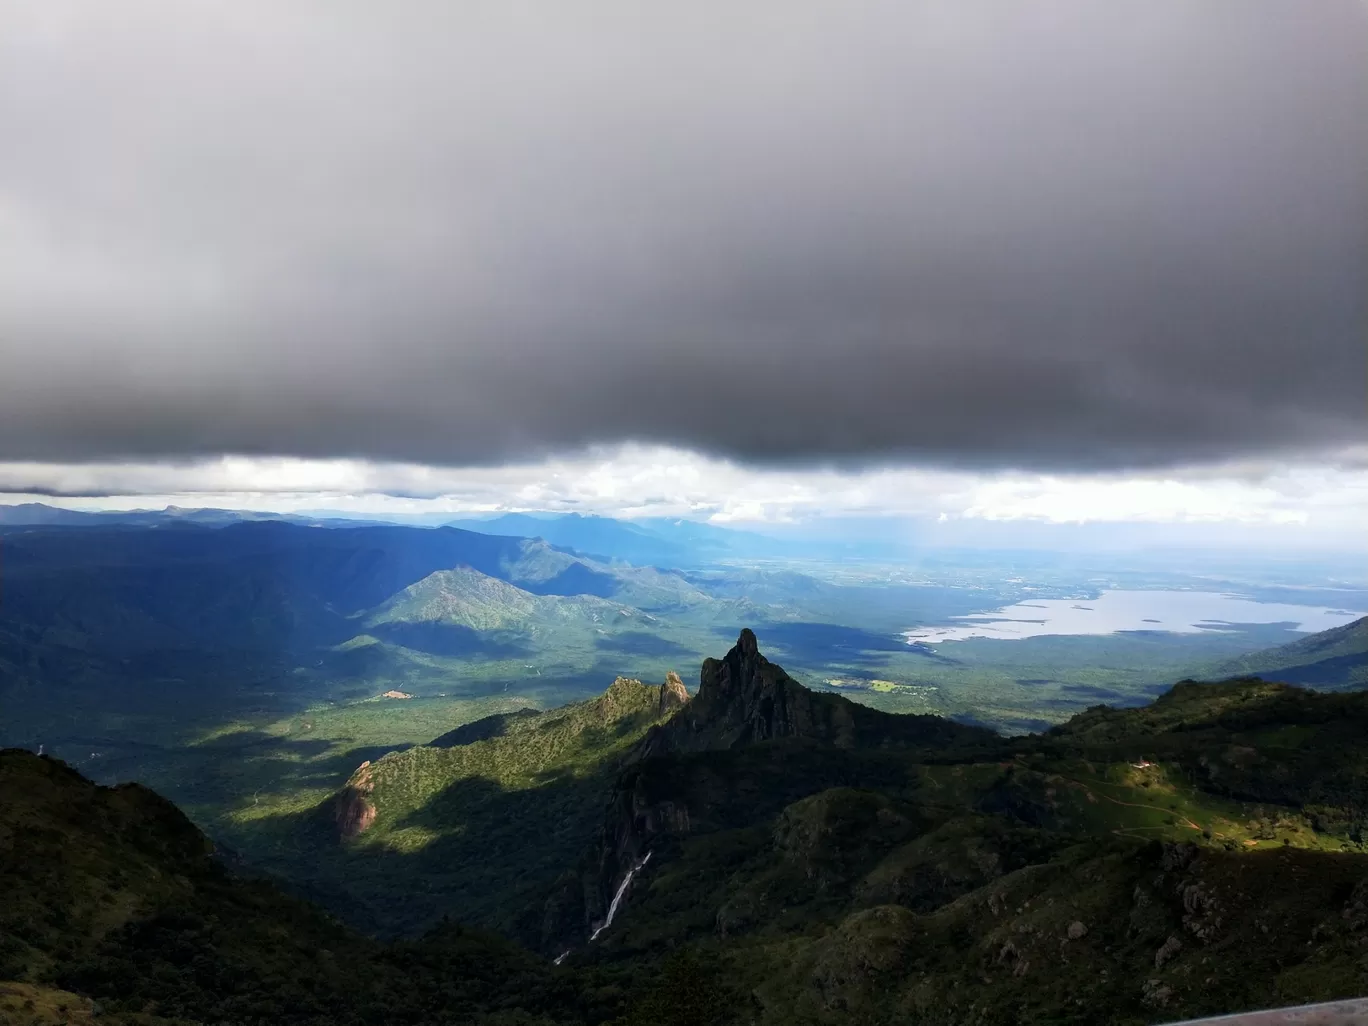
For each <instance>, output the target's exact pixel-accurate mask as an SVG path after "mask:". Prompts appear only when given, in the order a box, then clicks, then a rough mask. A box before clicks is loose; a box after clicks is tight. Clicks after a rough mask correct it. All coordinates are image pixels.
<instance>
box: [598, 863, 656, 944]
mask: <svg viewBox="0 0 1368 1026" xmlns="http://www.w3.org/2000/svg"><path fill="white" fill-rule="evenodd" d="M650 858H651V853H650V852H649V851H648V852H647V853H646V854H645V855H643V856H642V858H641V861H640V862H638V863H637V864H636V865H635V866H633V867H632V868H631V869H629V870H627V875H626V876H624V877H623V878H622V883H620V884H618V889H617V893H616V894H614V895H613V901H612V904H610V905H609V906H608V918H607V919H605V920H604V921H603V925H602V926H600V927H599V928H598V929H597V930H595V931H594V932H593V933H591V934H590V935H589V943H591V944H592V943H593V942H594V938H596V937H597V936H598V935H599V934H601V933H602V932H603V931H604V930H606V929H608V927H610V926H612V925H613V917H614V916H615V915H617V910H618V905H620V904H622V896H623V895H624V894H626V893H627V885H628V884H629V883H631V882H632V877H634V876H636V874H637V870H638V869H640V868H641V867H642V866H644V865H646V863H647V862H648V861H649V860H650Z"/></svg>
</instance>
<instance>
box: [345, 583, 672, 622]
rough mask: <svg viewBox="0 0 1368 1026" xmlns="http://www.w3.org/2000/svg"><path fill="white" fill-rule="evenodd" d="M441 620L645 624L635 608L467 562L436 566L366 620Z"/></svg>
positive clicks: (387, 601)
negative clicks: (507, 577) (537, 591)
mask: <svg viewBox="0 0 1368 1026" xmlns="http://www.w3.org/2000/svg"><path fill="white" fill-rule="evenodd" d="M390 623H440V624H447V625H450V626H454V627H468V628H470V629H472V630H476V631H510V630H517V631H535V630H538V629H545V628H555V627H561V626H567V625H568V626H573V627H577V628H580V629H586V628H587V629H590V630H592V629H594V628H595V627H596V626H598V627H599V629H602V630H607V629H618V628H620V627H621V626H623V625H629V624H634V625H637V626H641V625H643V624H646V623H649V621H647V620H645V619H644V617H643V616H642V614H641V613H640V612H639V611H638V610H635V609H632V608H630V607H627V606H624V605H622V604H621V603H614V602H610V601H608V600H607V599H603V598H598V597H597V596H593V595H574V596H560V595H534V594H532V593H531V592H528V591H524V590H523V589H521V588H518V587H516V586H514V585H512V584H509V583H507V582H506V581H501V580H498V579H497V578H494V577H489V576H486V575H485V574H482V573H480V572H479V571H478V570H473V569H471V568H470V567H458V568H457V569H454V570H438V571H437V572H435V573H432V574H429V575H428V576H427V577H424V578H423V579H422V580H421V581H418V582H417V583H415V584H411V585H409V586H408V587H407V588H405V589H404V590H403V591H401V592H399V593H398V594H397V595H395V596H394V597H392V598H390V599H388V600H386V601H385V603H384V604H383V605H381V606H380V607H379V609H378V610H377V611H376V612H375V613H373V614H372V615H371V616H370V617H369V618H368V619H367V620H366V625H367V626H368V627H373V626H377V625H381V624H390Z"/></svg>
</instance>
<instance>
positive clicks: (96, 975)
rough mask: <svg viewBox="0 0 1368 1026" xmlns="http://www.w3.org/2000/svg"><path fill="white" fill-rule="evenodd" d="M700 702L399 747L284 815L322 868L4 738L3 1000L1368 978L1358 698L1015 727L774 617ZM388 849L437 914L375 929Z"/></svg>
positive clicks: (420, 1011) (1187, 692) (1259, 989)
mask: <svg viewBox="0 0 1368 1026" xmlns="http://www.w3.org/2000/svg"><path fill="white" fill-rule="evenodd" d="M685 698H686V696H685V695H684V689H683V687H682V686H681V685H680V684H679V682H678V681H671V682H668V683H667V685H665V686H647V685H642V684H638V683H636V682H634V681H627V680H622V681H618V682H616V683H615V684H614V685H613V687H611V688H610V689H609V690H608V691H607V692H606V693H605V694H604V695H603V696H601V697H600V698H599V699H596V700H594V701H591V702H586V703H582V704H580V705H577V706H572V707H569V708H567V709H563V710H557V711H555V712H549V713H548V712H535V711H534V712H525V711H523V712H520V711H514V710H510V711H508V712H504V713H499V714H495V715H493V716H491V717H487V718H485V719H484V720H481V721H478V722H476V723H472V724H470V725H468V726H463V727H458V728H456V729H455V730H452V731H449V732H447V734H445V735H444V736H442V737H439V738H434V739H432V741H433V743H432V744H429V745H426V746H418V747H416V748H410V749H407V750H405V751H402V752H399V753H398V754H396V755H392V756H389V757H387V758H385V759H379V760H377V761H374V762H372V763H371V764H370V765H369V766H367V767H362V768H361V769H360V770H358V771H357V772H356V773H355V774H354V775H353V777H352V779H351V781H350V782H349V783H348V785H347V786H346V787H345V788H343V789H342V790H341V791H339V792H338V793H337V794H335V795H333V796H332V797H330V798H329V799H327V800H325V801H322V802H320V803H319V804H318V805H317V806H315V807H314V808H313V809H312V811H310V812H308V813H305V814H301V815H299V816H297V817H294V818H290V817H286V818H285V823H286V824H288V825H289V826H291V828H292V829H297V830H298V835H297V836H298V841H299V843H300V844H301V845H302V846H303V847H301V849H300V850H301V851H303V852H305V853H306V858H304V859H301V860H300V861H299V862H297V863H296V865H295V871H296V872H297V875H296V876H295V877H294V880H293V882H291V881H290V879H289V877H288V876H286V875H284V874H285V872H286V871H288V870H289V866H290V860H289V858H287V857H286V856H284V855H281V856H280V857H279V860H278V861H277V862H276V863H275V864H274V865H273V866H272V869H274V870H275V871H276V873H278V874H281V875H279V876H277V877H276V878H275V879H274V880H272V879H269V878H267V877H263V876H262V875H261V873H260V871H259V867H256V868H254V867H252V866H250V865H245V864H243V863H242V862H241V861H240V860H239V859H238V858H236V857H235V854H234V853H233V852H232V851H231V850H226V849H222V848H220V849H219V850H218V851H217V852H216V851H215V850H214V846H213V845H212V844H211V843H210V842H209V841H208V840H207V839H206V838H205V837H204V835H203V834H201V833H200V832H199V831H198V830H197V829H196V828H194V827H193V826H192V825H191V824H190V823H189V821H188V820H186V819H185V817H184V816H183V815H182V814H181V813H180V812H179V811H177V810H176V809H175V807H174V806H172V805H171V804H170V803H168V802H166V801H165V800H163V799H161V798H159V797H157V796H156V795H155V794H153V793H152V792H150V791H147V790H146V789H144V788H141V787H138V786H121V787H117V788H102V787H97V786H95V785H93V784H91V783H90V782H89V781H87V780H85V779H84V778H82V777H81V776H80V775H79V774H78V773H76V772H75V771H73V770H71V769H69V768H67V767H66V766H64V765H63V764H62V763H60V762H58V761H56V760H53V759H50V758H47V757H41V758H40V757H36V756H34V755H32V754H31V753H27V752H21V751H17V750H10V751H6V752H5V753H4V754H3V756H0V790H3V793H4V794H5V795H6V799H7V800H6V801H5V803H4V804H3V811H2V812H0V815H2V816H3V818H2V819H0V876H2V877H3V879H4V881H5V885H6V894H7V897H8V898H9V900H8V901H7V902H6V903H4V906H3V909H2V910H0V931H3V943H2V944H0V978H4V979H6V980H8V981H9V982H7V983H4V984H0V1010H3V1012H4V1014H5V1015H7V1016H9V1017H10V1019H11V1020H12V1021H15V1022H25V1023H27V1022H40V1023H50V1022H62V1021H83V1019H88V1018H89V1017H90V1016H91V1014H92V1010H93V1009H95V1008H96V1007H97V1006H98V1009H99V1010H100V1012H101V1020H102V1021H106V1022H113V1023H118V1022H127V1023H130V1024H131V1023H158V1022H176V1023H205V1024H208V1023H243V1024H248V1023H251V1024H257V1023H262V1024H264V1023H274V1022H283V1023H317V1024H322V1023H372V1022H374V1023H380V1022H384V1023H393V1022H407V1023H464V1022H489V1023H496V1022H497V1023H533V1022H542V1023H567V1024H568V1023H584V1024H590V1023H593V1024H599V1023H609V1022H613V1023H624V1024H625V1023H631V1024H646V1023H662V1024H664V1023H678V1024H681V1026H682V1024H686V1023H687V1024H702V1023H727V1022H735V1023H752V1022H753V1023H789V1022H795V1023H814V1024H815V1023H840V1022H890V1021H908V1022H916V1023H944V1024H951V1023H955V1024H959V1023H966V1024H967V1023H1004V1024H1005V1023H1009V1022H1012V1023H1017V1022H1030V1023H1037V1022H1038V1023H1047V1022H1048V1023H1079V1024H1083V1023H1097V1022H1114V1023H1135V1024H1139V1023H1146V1022H1156V1021H1163V1020H1168V1019H1174V1018H1180V1017H1182V1016H1184V1015H1190V1014H1198V1013H1215V1012H1222V1011H1232V1010H1237V1009H1240V1008H1249V1007H1259V1006H1268V1005H1275V1004H1280V1003H1293V1002H1296V1001H1304V1000H1312V999H1317V998H1332V997H1343V996H1349V995H1353V994H1356V993H1360V992H1362V991H1363V989H1364V987H1365V985H1368V954H1366V953H1365V938H1368V853H1366V852H1365V849H1364V827H1365V818H1368V812H1366V811H1365V810H1366V809H1368V755H1365V747H1364V745H1363V739H1364V737H1365V736H1366V735H1368V730H1366V728H1368V695H1365V694H1363V693H1361V692H1345V693H1338V694H1316V693H1314V692H1309V691H1304V690H1300V689H1297V688H1295V687H1290V686H1288V685H1283V684H1273V683H1268V682H1265V681H1262V680H1258V679H1252V678H1242V679H1237V680H1232V681H1229V682H1225V683H1220V684H1198V683H1191V682H1185V683H1182V684H1179V685H1178V686H1176V687H1174V688H1172V689H1171V690H1169V691H1168V692H1166V693H1165V694H1164V695H1162V696H1161V697H1160V698H1159V699H1158V700H1156V701H1155V702H1154V703H1152V704H1151V705H1149V706H1145V707H1141V708H1135V709H1125V710H1116V709H1108V708H1104V707H1099V708H1096V709H1093V710H1089V711H1088V712H1086V713H1083V714H1081V715H1079V716H1076V717H1074V718H1073V719H1071V720H1070V721H1069V722H1068V723H1066V724H1063V725H1061V726H1059V727H1057V728H1054V729H1052V730H1050V731H1048V732H1046V733H1043V734H1037V735H1033V736H1029V737H1016V738H1004V737H1000V736H998V735H996V734H994V733H993V732H991V731H987V730H983V729H981V728H977V727H973V726H963V725H958V724H955V723H953V722H951V721H948V720H944V719H941V718H939V717H934V716H908V715H894V714H888V713H883V712H880V711H878V710H875V709H871V708H868V707H866V706H861V705H858V704H855V703H852V702H850V701H848V700H847V699H845V698H843V697H841V696H839V695H834V694H830V693H820V692H813V691H811V690H809V689H807V688H805V687H803V686H802V685H801V684H800V683H798V682H797V681H796V680H794V679H793V678H792V677H790V676H789V675H788V674H787V673H785V672H784V671H783V670H782V669H781V668H780V667H778V666H777V665H775V664H773V663H771V662H769V661H768V660H766V659H765V658H764V657H763V656H762V655H761V654H760V652H759V649H758V646H757V644H756V639H755V637H754V636H753V635H751V634H750V633H749V632H744V633H743V635H742V638H741V640H740V642H739V643H738V644H737V646H736V647H735V648H733V649H732V651H731V652H729V653H728V654H727V656H726V657H725V658H723V659H712V660H708V661H707V662H705V664H704V666H703V671H702V674H701V684H700V687H699V689H698V691H697V692H696V693H695V694H694V695H692V696H691V697H687V700H685ZM277 826H280V824H277ZM279 839H280V840H281V841H282V843H283V838H279ZM429 849H431V852H432V853H433V855H432V857H431V858H430V859H429V860H426V861H425V859H424V857H423V853H424V852H425V851H428V850H429ZM308 861H312V862H313V863H314V864H316V865H326V866H328V867H329V872H326V873H320V874H318V878H317V879H315V880H314V881H313V882H312V883H311V882H310V881H309V875H308V873H306V872H303V871H302V869H303V865H304V863H305V862H308ZM367 864H369V865H370V866H371V867H372V869H373V870H374V872H375V873H376V874H378V873H379V872H381V871H387V872H388V873H389V876H390V879H391V893H392V894H396V895H397V894H398V893H400V892H401V891H403V890H405V889H407V890H408V891H409V893H410V894H412V895H417V896H419V897H416V898H413V899H411V900H410V901H409V903H408V904H407V905H405V906H403V907H406V908H408V909H409V910H410V911H409V912H407V913H402V914H400V915H398V916H396V918H395V919H392V920H390V921H388V922H378V921H377V918H378V919H383V918H384V917H383V916H379V917H377V915H376V913H377V909H379V908H381V907H382V906H383V904H384V902H383V901H378V900H377V898H379V897H382V896H383V895H382V892H381V891H380V890H379V889H378V887H377V885H376V883H375V880H376V879H377V877H376V876H375V875H372V876H371V877H369V878H368V877H367V876H366V875H365V873H364V872H362V871H361V870H360V868H359V867H362V866H365V865H367ZM348 865H351V866H355V867H358V874H357V879H358V880H359V881H361V882H362V883H363V886H362V887H361V888H360V890H361V892H362V893H361V894H360V895H359V896H358V895H349V894H347V893H346V883H347V877H346V874H345V872H334V871H337V870H339V869H342V868H345V867H346V866H348ZM329 873H334V875H331V876H329ZM461 874H468V875H469V877H470V879H469V881H468V882H467V883H466V884H465V885H464V886H463V885H462V883H461V881H460V880H459V876H460V875H461ZM629 878H630V879H629ZM367 880H369V882H366V881H367ZM282 885H283V886H285V887H287V888H288V889H290V890H291V891H293V892H294V894H295V896H287V895H286V894H285V893H284V892H283V891H282V890H281V886H282ZM304 893H308V894H311V895H312V897H313V898H314V899H315V901H314V902H310V901H305V900H302V899H301V898H300V897H299V895H300V894H304ZM491 895H492V896H496V898H497V900H482V898H487V897H488V896H491ZM615 897H616V898H617V899H618V904H617V908H616V914H615V915H614V916H613V917H612V921H611V923H610V924H608V923H606V922H605V921H606V920H607V919H608V912H609V909H610V907H611V906H612V905H613V902H614V898H615ZM318 901H322V902H324V903H326V904H328V905H330V906H331V907H332V908H333V911H334V913H336V914H340V915H342V916H343V917H344V918H352V919H353V920H354V921H357V922H359V923H360V925H362V926H366V927H368V928H369V929H367V930H358V929H356V928H354V927H352V926H348V925H344V924H343V923H342V922H339V921H338V920H337V919H336V918H333V915H332V914H330V913H328V912H324V911H322V910H321V909H320V908H319V907H318V904H317V902H318ZM422 902H427V903H428V904H430V905H431V906H432V907H433V908H437V909H439V910H445V909H447V908H449V909H450V910H451V911H452V912H455V913H456V914H454V915H453V914H448V916H447V917H446V918H445V919H443V918H442V917H441V915H440V912H439V914H438V916H437V919H436V921H433V922H430V923H426V924H424V923H421V922H420V920H422V917H421V916H416V915H414V914H413V912H412V910H414V909H417V908H419V907H420V906H421V903H422ZM349 903H350V904H349ZM462 909H465V910H466V911H468V912H469V915H466V916H462V915H460V912H461V910H462ZM367 916H369V917H371V921H370V922H365V919H366V917H367ZM458 922H461V923H462V925H456V924H457V923H458ZM480 924H483V925H480ZM417 927H421V929H415V928H417ZM605 927H606V928H605ZM377 928H379V929H381V931H382V932H389V933H391V934H395V933H402V934H405V936H402V937H395V939H393V940H390V941H378V940H374V939H372V938H371V936H369V935H368V934H371V933H374V932H375V930H376V929H377ZM556 956H563V957H562V958H561V959H560V961H559V963H558V964H553V962H554V961H555V957H556Z"/></svg>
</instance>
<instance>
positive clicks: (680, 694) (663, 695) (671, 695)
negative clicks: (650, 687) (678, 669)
mask: <svg viewBox="0 0 1368 1026" xmlns="http://www.w3.org/2000/svg"><path fill="white" fill-rule="evenodd" d="M688 700H689V692H688V690H687V689H686V688H685V687H684V682H683V681H682V680H680V679H679V674H677V673H675V672H674V670H670V671H668V672H667V673H666V674H665V683H664V684H662V685H661V687H660V715H661V716H665V715H668V714H669V713H672V712H674V711H675V710H676V709H679V708H681V707H682V706H683V705H684V704H685V703H686V702H688Z"/></svg>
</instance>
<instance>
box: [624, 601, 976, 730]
mask: <svg viewBox="0 0 1368 1026" xmlns="http://www.w3.org/2000/svg"><path fill="white" fill-rule="evenodd" d="M667 686H668V685H667ZM786 737H799V738H809V739H811V740H814V741H818V742H821V743H824V744H830V745H835V746H836V747H838V748H856V747H860V748H878V747H899V748H901V747H909V746H914V745H945V744H954V743H975V742H978V743H985V744H986V743H989V742H991V741H992V740H994V739H995V735H993V734H992V733H991V732H990V731H986V730H982V729H980V728H977V727H966V726H963V725H961V724H958V723H954V722H953V721H951V720H947V719H943V718H942V717H939V716H907V715H896V714H893V713H885V712H880V711H878V710H876V709H870V708H868V707H867V706H862V705H859V704H857V703H855V702H852V701H850V700H849V699H848V698H844V697H842V696H841V695H833V694H827V693H824V692H817V691H810V690H808V689H807V688H805V687H804V686H803V685H802V684H800V683H798V682H797V681H796V680H794V679H793V678H792V677H790V676H789V675H788V674H787V673H785V672H784V668H783V667H782V666H778V665H776V664H775V663H772V662H770V661H769V660H768V659H766V658H765V657H764V656H763V655H761V654H760V648H759V645H758V643H757V642H756V638H755V634H754V632H753V631H751V630H750V629H749V628H747V629H745V630H743V631H742V632H741V636H740V637H739V638H737V640H736V645H735V646H734V647H733V648H732V650H731V651H730V652H728V653H727V654H726V655H725V656H723V657H722V658H721V659H705V660H704V661H703V669H702V673H701V674H700V678H699V687H698V693H697V694H696V695H695V696H694V697H693V698H692V699H691V700H690V701H689V702H688V704H687V705H685V706H684V707H683V708H682V710H681V711H680V712H679V713H678V714H676V715H675V716H674V717H673V718H672V719H671V720H670V721H669V722H668V723H665V724H663V725H662V726H660V727H657V728H656V729H655V730H653V731H652V732H651V734H650V736H648V738H647V739H646V741H645V742H644V743H643V750H642V754H643V756H649V755H665V754H668V753H671V752H691V751H703V750H708V749H720V748H735V747H737V746H740V745H747V744H754V743H756V742H759V741H768V740H771V739H776V738H786Z"/></svg>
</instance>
